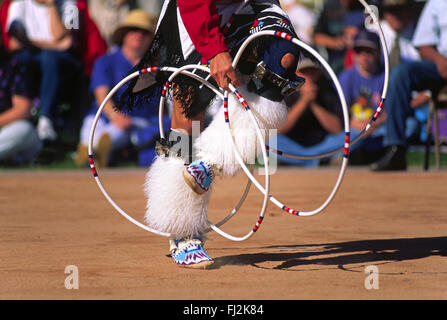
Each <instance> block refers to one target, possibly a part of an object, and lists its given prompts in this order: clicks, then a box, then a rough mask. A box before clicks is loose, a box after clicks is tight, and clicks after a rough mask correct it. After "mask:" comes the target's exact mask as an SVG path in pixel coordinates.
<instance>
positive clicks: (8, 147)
mask: <svg viewBox="0 0 447 320" xmlns="http://www.w3.org/2000/svg"><path fill="white" fill-rule="evenodd" d="M29 90H30V88H29V81H28V79H27V78H26V70H25V66H24V65H20V64H19V63H18V61H17V60H16V59H13V58H11V57H10V56H9V54H8V53H7V51H6V50H5V49H4V47H3V45H0V163H6V164H13V165H22V164H27V163H30V162H31V161H32V160H33V159H34V157H35V156H36V155H37V153H38V152H39V151H40V149H41V147H42V142H41V141H40V140H39V137H38V136H37V132H36V129H35V127H34V125H33V124H32V123H31V122H30V121H29V118H30V116H31V113H30V111H31V99H30V91H29Z"/></svg>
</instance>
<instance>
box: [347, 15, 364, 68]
mask: <svg viewBox="0 0 447 320" xmlns="http://www.w3.org/2000/svg"><path fill="white" fill-rule="evenodd" d="M364 29H365V17H364V14H363V11H361V10H354V11H351V12H348V13H347V14H346V16H345V20H344V23H343V37H344V38H345V43H346V54H345V62H344V69H349V68H351V67H352V66H354V54H355V52H354V39H355V37H356V35H357V34H358V33H359V32H360V31H361V30H364Z"/></svg>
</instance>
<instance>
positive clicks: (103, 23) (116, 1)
mask: <svg viewBox="0 0 447 320" xmlns="http://www.w3.org/2000/svg"><path fill="white" fill-rule="evenodd" d="M152 1H153V0H152ZM133 9H136V2H135V0H89V12H90V16H91V17H92V19H93V20H94V21H95V23H96V25H97V26H98V28H99V30H100V32H101V34H102V36H103V38H104V39H105V40H106V42H107V44H108V45H109V46H111V45H113V44H114V43H113V39H112V36H113V32H114V31H115V28H116V26H117V25H119V24H121V23H122V22H123V21H124V19H125V18H126V16H127V14H128V13H129V11H131V10H133Z"/></svg>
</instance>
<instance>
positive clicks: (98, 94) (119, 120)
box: [93, 86, 132, 130]
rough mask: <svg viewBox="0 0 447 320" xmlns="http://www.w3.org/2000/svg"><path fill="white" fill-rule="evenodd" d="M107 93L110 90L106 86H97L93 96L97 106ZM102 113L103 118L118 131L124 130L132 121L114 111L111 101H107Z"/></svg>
mask: <svg viewBox="0 0 447 320" xmlns="http://www.w3.org/2000/svg"><path fill="white" fill-rule="evenodd" d="M109 92H110V88H109V87H106V86H99V87H97V88H95V90H94V91H93V94H94V96H95V99H96V102H97V104H98V106H100V105H101V104H102V102H103V101H104V100H105V98H106V97H107V95H108V94H109ZM103 112H104V114H105V116H106V117H107V118H108V119H109V120H110V121H111V122H112V123H113V124H114V125H115V126H117V127H118V128H120V129H123V130H126V129H127V128H129V127H130V125H131V124H132V120H131V119H130V118H129V117H127V116H125V115H124V114H122V113H120V112H117V111H116V110H115V108H114V104H113V102H112V99H110V100H109V101H107V103H106V105H105V106H104V109H103Z"/></svg>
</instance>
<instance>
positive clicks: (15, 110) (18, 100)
mask: <svg viewBox="0 0 447 320" xmlns="http://www.w3.org/2000/svg"><path fill="white" fill-rule="evenodd" d="M30 116H31V100H30V99H29V98H27V97H24V96H19V95H14V96H12V108H10V109H8V110H6V111H5V112H3V113H1V114H0V127H3V126H6V125H8V124H10V123H12V122H14V121H16V120H20V119H28V118H29V117H30Z"/></svg>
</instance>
